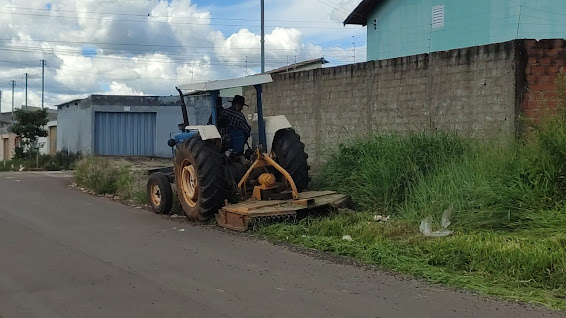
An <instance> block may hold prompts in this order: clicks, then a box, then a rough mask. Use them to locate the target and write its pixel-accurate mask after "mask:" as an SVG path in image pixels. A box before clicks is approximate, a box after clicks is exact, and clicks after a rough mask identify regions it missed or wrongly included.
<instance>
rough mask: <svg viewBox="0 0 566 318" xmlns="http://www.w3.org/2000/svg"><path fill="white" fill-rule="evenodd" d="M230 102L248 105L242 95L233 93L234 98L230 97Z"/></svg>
mask: <svg viewBox="0 0 566 318" xmlns="http://www.w3.org/2000/svg"><path fill="white" fill-rule="evenodd" d="M232 104H242V105H244V106H248V107H249V106H250V105H248V104H246V99H245V98H244V96H242V95H235V96H234V98H233V99H232Z"/></svg>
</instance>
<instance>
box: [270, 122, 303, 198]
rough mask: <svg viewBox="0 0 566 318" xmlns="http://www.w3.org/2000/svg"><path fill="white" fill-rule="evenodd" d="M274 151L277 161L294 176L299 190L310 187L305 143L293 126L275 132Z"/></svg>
mask: <svg viewBox="0 0 566 318" xmlns="http://www.w3.org/2000/svg"><path fill="white" fill-rule="evenodd" d="M272 149H273V152H274V153H275V156H276V157H277V158H276V161H277V163H278V164H279V165H280V166H281V167H282V168H283V169H285V170H286V171H287V172H288V173H289V174H290V175H291V178H293V181H294V182H295V185H296V186H297V190H298V191H303V190H307V189H308V187H309V181H310V178H309V169H310V167H309V165H308V164H307V158H308V157H309V156H308V155H307V154H306V153H305V144H303V143H302V142H301V137H299V135H298V134H297V133H296V132H295V130H294V129H292V128H287V129H282V130H279V131H278V132H277V133H275V137H274V139H273V147H272Z"/></svg>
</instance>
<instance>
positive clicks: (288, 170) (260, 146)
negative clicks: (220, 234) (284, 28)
mask: <svg viewBox="0 0 566 318" xmlns="http://www.w3.org/2000/svg"><path fill="white" fill-rule="evenodd" d="M271 81H272V79H271V76H270V75H266V74H261V75H254V76H248V77H244V78H239V79H231V80H220V81H212V82H206V83H198V84H190V85H184V86H181V87H178V88H177V90H178V91H179V93H180V96H181V104H182V114H183V123H182V124H180V125H179V128H180V132H179V133H178V134H177V135H175V136H174V138H172V139H170V140H169V141H168V144H169V146H170V147H172V148H173V152H174V157H175V158H174V162H175V166H174V167H173V168H172V169H171V172H169V173H164V172H156V173H152V174H150V177H149V180H148V184H147V190H148V196H149V198H150V205H151V207H152V209H153V211H155V212H156V213H169V211H170V210H171V207H172V202H173V195H174V193H176V195H177V197H178V199H179V202H180V205H181V208H182V210H183V212H184V213H185V215H186V216H187V218H188V219H190V220H195V221H205V220H208V219H210V218H212V217H214V216H216V220H217V222H218V224H219V225H221V226H224V227H227V228H231V229H235V230H245V229H246V228H247V227H248V226H249V224H250V223H252V221H253V220H257V219H264V218H268V219H280V218H283V219H284V218H294V217H295V216H296V215H297V212H298V211H301V210H306V209H310V208H313V207H317V206H321V205H328V204H331V205H337V204H341V203H343V202H345V200H346V197H345V196H343V195H340V194H337V193H334V192H331V191H310V192H305V191H306V190H307V189H308V184H309V181H310V178H309V169H310V167H309V165H308V164H307V158H308V155H307V154H306V153H305V150H304V149H305V145H304V144H303V143H302V142H301V140H300V137H299V135H298V134H297V133H296V132H295V131H294V130H293V128H292V127H291V124H290V123H289V121H288V120H287V119H286V118H285V116H281V115H280V116H270V117H264V116H263V109H262V84H265V83H269V82H271ZM243 86H254V87H255V89H256V93H257V94H256V96H257V112H256V113H255V114H254V118H253V119H252V121H251V127H252V133H251V137H250V139H251V145H250V141H249V140H247V138H246V135H245V133H243V131H239V130H234V131H228V133H226V134H224V135H221V134H220V133H219V126H220V125H221V123H220V122H221V121H222V115H221V113H222V108H221V107H218V103H217V99H218V97H219V92H220V90H222V89H227V88H233V87H243ZM183 90H185V91H192V92H195V91H197V92H198V91H200V92H202V91H205V92H208V93H209V94H210V96H211V116H210V121H209V123H210V124H209V125H192V124H191V123H189V118H188V114H187V107H186V105H185V102H184V93H183Z"/></svg>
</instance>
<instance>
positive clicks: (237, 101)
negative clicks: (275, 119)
mask: <svg viewBox="0 0 566 318" xmlns="http://www.w3.org/2000/svg"><path fill="white" fill-rule="evenodd" d="M244 106H249V105H247V104H246V99H245V98H244V96H241V95H235V96H234V98H233V99H232V106H231V107H230V108H227V109H224V110H223V111H222V117H224V118H222V119H223V122H225V123H226V125H224V126H223V127H219V132H220V135H222V136H224V135H226V134H228V133H229V132H231V131H234V130H243V131H244V132H245V134H246V139H247V138H248V137H250V132H251V130H252V127H251V126H250V124H248V121H247V120H246V117H245V116H244V114H242V109H243V108H244Z"/></svg>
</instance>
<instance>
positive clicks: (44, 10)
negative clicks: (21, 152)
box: [0, 0, 366, 112]
mask: <svg viewBox="0 0 566 318" xmlns="http://www.w3.org/2000/svg"><path fill="white" fill-rule="evenodd" d="M359 2H360V0H265V26H266V27H265V48H266V61H265V67H266V70H270V69H274V68H278V67H281V66H284V65H287V64H292V63H294V62H295V61H297V62H299V61H303V60H307V59H312V58H320V57H324V58H325V59H327V60H328V61H329V62H330V63H329V64H327V65H326V67H331V66H336V65H341V64H350V63H353V62H354V61H355V62H362V61H365V58H366V47H365V46H366V35H365V28H363V27H360V26H343V25H342V22H343V20H344V19H345V18H346V17H347V15H348V14H349V13H350V12H351V11H352V10H353V9H354V8H355V7H356V5H357V4H358V3H359ZM0 4H1V5H0V34H1V35H0V90H1V91H2V99H1V101H2V106H1V109H2V111H3V112H7V111H10V110H11V108H12V85H11V81H15V93H14V105H15V107H16V108H18V107H20V106H21V105H24V104H25V74H26V73H28V94H27V96H28V105H31V106H41V83H42V80H41V78H42V68H41V61H42V60H44V61H45V75H44V78H45V80H44V83H45V104H44V105H45V106H46V107H52V108H53V107H54V106H55V105H57V104H60V103H64V102H67V101H70V100H73V99H77V98H84V97H87V96H88V95H91V94H119V95H164V96H168V95H175V94H176V91H175V85H180V84H187V83H192V82H202V81H209V80H216V79H225V78H233V77H241V76H245V75H251V74H255V73H258V72H259V71H260V32H261V31H260V0H253V1H248V0H235V1H228V0H120V1H116V0H80V1H79V0H0ZM354 53H355V54H354ZM354 55H355V57H354Z"/></svg>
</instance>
